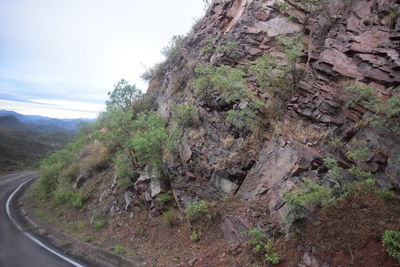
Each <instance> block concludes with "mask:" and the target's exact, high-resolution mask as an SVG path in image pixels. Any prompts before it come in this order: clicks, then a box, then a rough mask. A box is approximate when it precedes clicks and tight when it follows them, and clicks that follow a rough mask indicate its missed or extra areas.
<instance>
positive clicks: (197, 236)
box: [190, 231, 201, 242]
mask: <svg viewBox="0 0 400 267" xmlns="http://www.w3.org/2000/svg"><path fill="white" fill-rule="evenodd" d="M200 237H201V234H200V233H199V232H197V231H193V232H192V233H191V234H190V240H192V241H193V242H198V241H199V240H200Z"/></svg>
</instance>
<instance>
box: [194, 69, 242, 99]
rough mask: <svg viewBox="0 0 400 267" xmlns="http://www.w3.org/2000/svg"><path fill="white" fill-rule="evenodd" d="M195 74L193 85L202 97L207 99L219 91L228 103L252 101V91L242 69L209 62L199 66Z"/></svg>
mask: <svg viewBox="0 0 400 267" xmlns="http://www.w3.org/2000/svg"><path fill="white" fill-rule="evenodd" d="M195 74H196V76H197V77H196V79H195V80H194V81H193V82H192V83H191V85H192V86H193V87H194V89H195V90H196V92H197V94H198V95H199V96H200V97H201V98H203V99H207V98H208V97H210V96H211V95H212V93H219V94H221V95H222V96H223V97H224V99H225V101H226V102H227V103H234V102H240V101H248V102H250V101H249V94H250V92H249V90H248V88H247V86H246V80H245V79H244V78H243V77H244V75H245V73H244V72H243V71H242V70H240V69H237V68H232V67H229V66H226V65H222V66H220V67H214V66H212V65H211V64H209V65H205V66H204V65H199V66H197V67H196V68H195Z"/></svg>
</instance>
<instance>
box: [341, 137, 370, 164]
mask: <svg viewBox="0 0 400 267" xmlns="http://www.w3.org/2000/svg"><path fill="white" fill-rule="evenodd" d="M351 143H352V145H353V146H355V149H354V150H352V151H349V152H347V153H346V157H348V158H349V159H352V160H354V161H356V162H362V161H366V160H367V159H368V157H369V147H368V143H367V142H366V141H364V140H353V141H352V142H351Z"/></svg>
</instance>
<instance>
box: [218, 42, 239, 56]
mask: <svg viewBox="0 0 400 267" xmlns="http://www.w3.org/2000/svg"><path fill="white" fill-rule="evenodd" d="M237 48H238V44H237V43H234V42H227V43H226V44H225V45H221V46H220V47H219V48H218V52H220V53H223V54H225V55H227V56H228V57H230V58H233V59H237V58H239V57H240V55H239V53H238V52H237Z"/></svg>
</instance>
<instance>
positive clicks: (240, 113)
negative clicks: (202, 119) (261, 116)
mask: <svg viewBox="0 0 400 267" xmlns="http://www.w3.org/2000/svg"><path fill="white" fill-rule="evenodd" d="M256 117H257V115H256V113H255V112H254V111H253V110H251V109H243V110H236V109H231V110H229V111H228V117H227V118H226V121H227V122H228V123H230V124H231V125H233V126H234V127H236V128H237V129H239V130H244V129H246V128H248V127H249V125H253V124H254V123H255V120H256Z"/></svg>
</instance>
